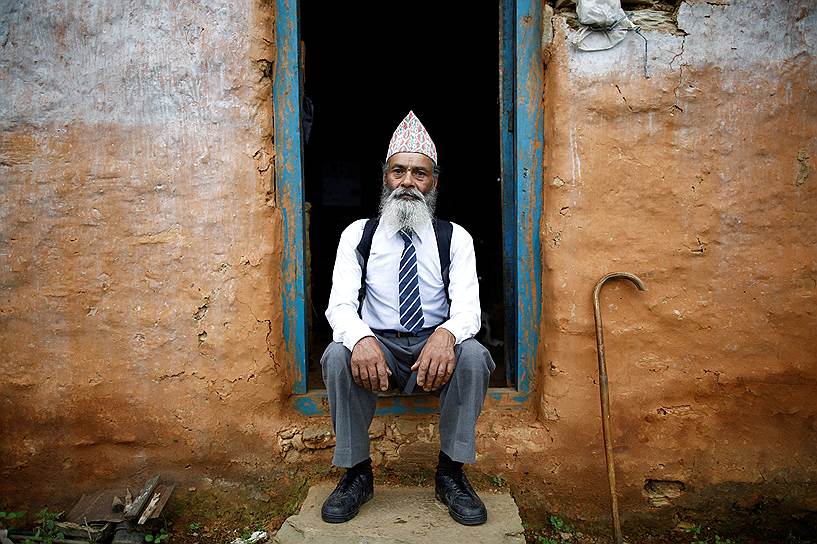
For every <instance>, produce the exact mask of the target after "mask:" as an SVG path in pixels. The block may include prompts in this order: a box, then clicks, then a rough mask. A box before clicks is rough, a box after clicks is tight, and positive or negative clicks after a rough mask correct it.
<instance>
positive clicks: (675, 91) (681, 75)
mask: <svg viewBox="0 0 817 544" xmlns="http://www.w3.org/2000/svg"><path fill="white" fill-rule="evenodd" d="M687 35H688V34H686V33H685V34H684V35H683V36H682V37H681V51H679V52H678V53H677V54H676V55H675V56H673V57H672V59H671V60H670V61H669V67H670V70H674V69H675V68H674V67H673V66H672V64H673V63H674V62H675V61H676V60H677V59H679V58H681V56H683V54H684V47H685V46H686V41H687ZM683 83H684V64H683V62H679V63H678V85H676V86H675V89H673V91H672V92H673V94H674V95H675V103H674V104H673V105H672V106H671V107H670V110H672V111H674V110H678V111H680V112H683V111H684V109H683V108H682V107H681V106H679V105H678V100H679V98H678V91H680V89H681V85H683Z"/></svg>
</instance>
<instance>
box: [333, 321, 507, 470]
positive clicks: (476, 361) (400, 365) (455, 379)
mask: <svg viewBox="0 0 817 544" xmlns="http://www.w3.org/2000/svg"><path fill="white" fill-rule="evenodd" d="M375 337H376V338H377V340H378V342H379V343H380V349H381V350H383V355H384V356H385V359H386V364H387V365H388V367H389V369H390V370H391V372H392V375H391V376H390V377H389V386H390V387H391V388H399V389H400V390H403V389H405V388H406V382H407V381H408V380H409V379H411V380H414V379H415V378H414V376H413V375H412V374H411V370H410V367H411V365H413V364H414V363H415V361H417V358H418V357H419V356H420V351H421V350H422V349H423V346H425V343H426V340H428V337H427V336H426V337H418V338H411V337H408V338H396V337H390V336H388V335H380V334H377V333H375ZM454 355H455V357H456V360H457V365H456V367H455V368H454V373H453V375H452V376H451V378H450V379H449V380H448V383H446V384H445V385H444V386H443V387H442V388H441V389H440V390H439V391H437V392H435V393H436V394H439V396H440V449H441V450H442V451H443V452H445V453H446V454H447V455H448V456H449V457H450V458H451V459H453V460H454V461H458V462H460V463H473V462H474V461H475V460H476V445H475V433H476V424H477V417H479V413H480V411H481V410H482V403H483V401H484V400H485V394H486V393H487V391H488V381H489V378H490V376H491V372H493V371H494V369H495V368H496V365H495V364H494V361H493V359H492V358H491V354H490V353H489V352H488V350H487V349H485V347H484V346H483V345H482V344H480V343H479V342H478V341H476V340H474V339H473V338H472V339H470V340H466V341H464V342H462V343H461V344H458V345H457V346H455V347H454ZM351 360H352V353H351V352H350V351H349V350H348V349H347V348H346V347H345V346H344V345H343V344H341V343H339V342H332V343H331V344H329V346H328V347H327V348H326V351H324V353H323V357H321V368H322V371H323V381H324V383H325V384H326V391H327V393H328V396H329V410H330V413H331V415H332V428H333V429H334V431H335V439H336V445H335V454H334V456H333V457H332V463H333V464H334V465H336V466H339V467H351V466H354V465H356V464H358V463H360V462H361V461H364V460H366V459H367V458H368V457H369V425H371V423H372V418H373V417H374V412H375V405H376V404H377V393H375V392H373V391H369V390H368V389H364V388H362V387H360V386H359V385H357V384H356V383H355V381H354V379H353V378H352V371H351ZM417 390H418V391H422V389H420V388H419V387H417Z"/></svg>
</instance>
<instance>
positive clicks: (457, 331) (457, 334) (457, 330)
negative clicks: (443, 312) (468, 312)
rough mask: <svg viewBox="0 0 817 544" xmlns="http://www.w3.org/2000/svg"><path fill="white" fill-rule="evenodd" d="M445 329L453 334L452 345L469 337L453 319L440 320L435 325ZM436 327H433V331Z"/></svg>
mask: <svg viewBox="0 0 817 544" xmlns="http://www.w3.org/2000/svg"><path fill="white" fill-rule="evenodd" d="M440 328H442V329H445V330H447V331H448V332H450V333H451V334H453V335H454V345H455V346H456V345H458V344H461V343H463V342H465V341H466V340H468V339H469V338H471V336H473V335H471V334H467V333H466V331H464V330H463V328H462V327H461V326H460V327H458V326H457V324H456V322H455V321H454V320H453V319H449V320H448V321H444V322H442V323H441V324H440V325H438V326H437V329H440ZM437 329H434V330H435V331H436V330H437Z"/></svg>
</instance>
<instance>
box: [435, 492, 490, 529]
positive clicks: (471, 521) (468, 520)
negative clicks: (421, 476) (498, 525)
mask: <svg viewBox="0 0 817 544" xmlns="http://www.w3.org/2000/svg"><path fill="white" fill-rule="evenodd" d="M434 496H436V497H437V500H438V501H440V502H441V503H443V504H444V505H445V506H447V507H448V515H449V516H451V518H452V519H453V520H454V521H456V522H457V523H459V524H462V525H482V524H483V523H485V522H486V521H488V514H487V513H486V514H485V515H484V516H474V517H465V516H461V515H459V514H457V513H456V512H454V510H452V509H451V505H450V504H448V503H447V502H446V501H445V498H444V497H443V496H442V495H441V494H440V493H437V492H436V491H435V492H434Z"/></svg>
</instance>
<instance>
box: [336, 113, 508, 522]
mask: <svg viewBox="0 0 817 544" xmlns="http://www.w3.org/2000/svg"><path fill="white" fill-rule="evenodd" d="M437 184H438V169H437V150H436V147H435V145H434V142H433V141H432V140H431V138H430V136H429V135H428V132H426V129H425V127H423V125H422V123H420V120H419V119H417V117H416V116H415V115H414V113H413V112H409V114H408V115H407V116H406V118H405V119H403V121H402V122H401V123H400V125H399V126H398V127H397V130H395V132H394V135H393V136H392V138H391V142H390V143H389V149H388V153H387V155H386V164H385V165H384V167H383V190H382V196H381V201H380V216H379V217H378V218H374V219H369V220H366V219H361V220H358V221H355V222H354V223H352V224H351V225H350V226H349V227H347V228H346V230H344V231H343V234H341V237H340V244H339V246H338V251H337V258H336V260H335V269H334V272H333V275H332V292H331V294H330V296H329V307H328V309H327V310H326V317H327V319H328V320H329V324H330V325H331V326H332V331H333V340H334V342H333V343H331V344H330V345H329V347H328V348H327V349H326V351H325V352H324V354H323V357H322V358H321V366H322V371H323V379H324V382H325V383H326V389H327V393H328V396H329V407H330V412H331V414H332V426H333V428H334V431H335V435H336V438H337V442H336V446H335V453H334V457H333V459H332V462H333V463H334V464H335V465H336V466H339V467H346V468H347V471H346V473H345V474H344V475H343V477H342V478H341V480H340V482H339V483H338V485H337V487H336V488H335V490H334V491H333V492H332V493H331V494H330V495H329V497H328V498H327V499H326V502H324V504H323V508H322V509H321V515H322V517H323V520H324V521H326V522H329V523H341V522H344V521H348V520H350V519H352V518H353V517H354V516H355V515H357V513H358V511H359V510H360V507H361V505H362V504H363V503H365V502H366V501H368V500H369V499H371V498H372V496H373V494H374V485H373V475H372V464H371V458H370V457H369V435H368V429H369V425H370V424H371V422H372V417H373V416H374V412H375V404H376V401H377V392H378V391H387V390H389V389H390V388H399V389H400V390H402V391H403V392H405V393H412V392H413V391H414V389H415V387H419V388H422V389H423V390H424V391H426V392H433V393H434V394H436V395H439V398H440V423H439V428H440V453H439V461H438V464H437V471H436V477H435V494H436V497H437V499H438V500H440V501H441V502H442V503H443V504H445V505H447V506H448V511H449V513H450V514H451V517H452V518H454V519H455V520H456V521H458V522H459V523H462V524H465V525H478V524H481V523H484V522H485V520H486V519H487V513H486V510H485V505H484V504H483V503H482V501H481V500H480V498H479V497H478V496H477V494H476V493H475V492H474V490H473V488H472V487H471V484H470V483H469V482H468V479H467V478H466V476H465V473H464V472H463V470H462V465H463V463H473V462H474V461H475V440H474V434H475V428H476V422H477V417H478V416H479V413H480V410H481V409H482V403H483V401H484V399H485V393H486V392H487V389H488V380H489V377H490V374H491V372H493V370H494V368H495V365H494V362H493V360H492V359H491V355H490V354H489V352H488V350H486V349H485V348H484V347H483V346H482V345H481V344H480V343H479V342H477V341H476V340H475V339H474V338H473V337H474V335H475V334H476V333H477V332H478V331H479V328H480V306H479V285H478V284H477V272H476V260H475V258H474V244H473V241H472V239H471V236H470V235H469V234H468V233H467V232H466V231H465V229H463V228H462V227H460V226H459V225H456V224H453V223H449V222H447V221H441V220H439V219H436V218H434V204H435V201H436V196H437Z"/></svg>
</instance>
